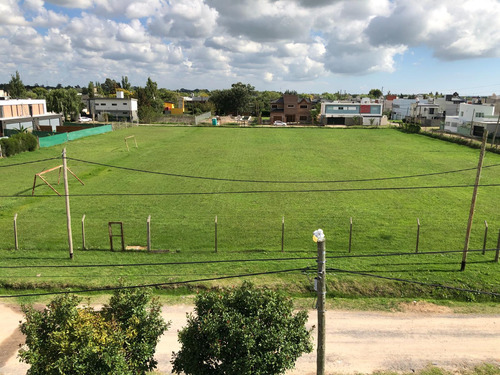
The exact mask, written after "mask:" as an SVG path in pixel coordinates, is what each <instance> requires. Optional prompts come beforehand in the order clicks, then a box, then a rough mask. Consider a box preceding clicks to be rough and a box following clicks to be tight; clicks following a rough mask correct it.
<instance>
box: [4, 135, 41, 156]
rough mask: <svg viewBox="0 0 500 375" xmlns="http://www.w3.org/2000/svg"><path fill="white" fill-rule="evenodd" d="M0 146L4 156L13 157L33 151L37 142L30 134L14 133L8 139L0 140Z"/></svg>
mask: <svg viewBox="0 0 500 375" xmlns="http://www.w3.org/2000/svg"><path fill="white" fill-rule="evenodd" d="M0 146H2V152H3V154H4V155H5V156H13V155H15V154H19V153H21V152H24V151H35V150H36V149H37V147H38V140H37V137H36V136H35V135H33V134H31V133H15V134H13V135H12V136H11V137H9V138H4V139H0Z"/></svg>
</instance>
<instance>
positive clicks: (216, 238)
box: [214, 215, 217, 252]
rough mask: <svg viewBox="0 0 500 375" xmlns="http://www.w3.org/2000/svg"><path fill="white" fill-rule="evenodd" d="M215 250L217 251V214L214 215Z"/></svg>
mask: <svg viewBox="0 0 500 375" xmlns="http://www.w3.org/2000/svg"><path fill="white" fill-rule="evenodd" d="M214 224H215V252H217V215H215V223H214Z"/></svg>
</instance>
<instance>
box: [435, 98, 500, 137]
mask: <svg viewBox="0 0 500 375" xmlns="http://www.w3.org/2000/svg"><path fill="white" fill-rule="evenodd" d="M498 115H499V113H496V112H495V105H494V104H471V103H460V108H459V113H458V116H446V119H445V122H444V131H447V132H450V133H457V134H462V135H467V136H471V135H474V136H478V137H480V136H482V135H483V131H484V129H487V130H488V132H489V133H494V132H495V131H496V129H497V123H498V119H499V116H498Z"/></svg>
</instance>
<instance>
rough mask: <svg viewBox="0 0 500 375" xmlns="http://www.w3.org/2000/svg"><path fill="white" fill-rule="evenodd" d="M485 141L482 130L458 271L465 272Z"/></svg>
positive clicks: (486, 131)
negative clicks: (481, 140)
mask: <svg viewBox="0 0 500 375" xmlns="http://www.w3.org/2000/svg"><path fill="white" fill-rule="evenodd" d="M487 139H488V130H486V129H484V132H483V143H482V144H481V152H480V154H479V162H478V164H477V174H476V182H475V183H474V191H473V192H472V201H471V203H470V211H469V222H468V223H467V232H466V234H465V245H464V252H463V255H462V266H461V268H460V271H464V270H465V264H466V263H467V251H468V250H469V240H470V232H471V229H472V219H473V218H474V209H475V207H476V198H477V189H478V185H479V180H480V179H481V170H482V169H483V159H484V151H485V149H486V140H487Z"/></svg>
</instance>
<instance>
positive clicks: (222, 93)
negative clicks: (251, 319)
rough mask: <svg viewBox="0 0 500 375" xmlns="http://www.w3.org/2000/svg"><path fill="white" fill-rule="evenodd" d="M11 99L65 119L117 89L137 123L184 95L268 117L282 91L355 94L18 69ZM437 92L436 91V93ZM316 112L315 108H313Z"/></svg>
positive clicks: (192, 106)
mask: <svg viewBox="0 0 500 375" xmlns="http://www.w3.org/2000/svg"><path fill="white" fill-rule="evenodd" d="M0 88H3V89H4V90H6V91H7V92H8V93H9V96H10V97H11V98H13V99H25V98H31V99H45V100H46V101H47V110H48V111H50V112H56V113H61V114H63V116H64V118H65V119H69V120H75V119H77V118H78V116H79V115H80V113H81V111H82V109H83V108H84V106H85V104H84V103H83V102H82V100H81V95H85V96H88V97H89V98H91V99H92V98H96V97H115V96H116V92H117V91H121V92H123V94H124V97H126V98H135V99H137V100H138V112H139V113H138V115H139V120H140V121H141V122H145V123H148V122H156V121H158V120H159V118H160V117H161V116H163V113H164V103H166V102H170V103H174V105H176V106H177V103H178V102H179V98H181V97H184V96H201V97H206V98H208V100H206V101H197V102H189V103H185V104H186V105H187V110H188V113H190V114H193V115H198V114H200V113H203V112H212V113H213V114H217V115H228V114H232V115H252V116H256V117H260V116H263V117H269V115H270V111H271V101H273V100H276V99H279V98H280V97H281V96H282V95H283V94H284V93H285V94H286V93H289V94H296V95H298V96H299V98H308V99H311V100H313V99H317V100H318V101H319V99H325V100H330V101H334V100H348V99H352V98H353V97H355V96H357V95H355V94H353V95H350V94H347V93H345V92H344V93H342V92H341V91H339V92H336V93H328V92H324V93H321V94H305V93H301V94H298V93H297V92H296V91H290V90H287V91H285V92H284V93H282V92H279V91H267V90H266V91H257V90H256V89H255V87H254V86H252V85H250V84H245V83H242V82H237V83H234V84H232V85H231V88H228V89H218V90H212V91H210V90H207V89H196V90H187V89H180V90H176V91H174V90H169V89H166V88H159V87H158V84H157V83H156V82H154V81H153V80H152V79H151V78H148V79H147V82H146V84H145V86H133V85H132V84H131V83H130V81H129V79H128V76H122V77H121V80H120V81H116V80H114V79H112V78H106V80H105V81H104V82H102V83H101V82H98V81H96V82H92V81H90V82H89V84H88V85H87V86H86V87H80V86H74V87H71V86H66V87H62V85H61V84H58V85H57V86H56V87H44V86H39V85H37V84H36V85H34V86H25V85H24V84H23V82H22V80H21V77H20V74H19V72H17V71H16V73H15V74H14V75H11V79H10V81H9V83H7V84H0ZM436 94H437V93H436ZM361 96H368V97H370V98H380V97H382V96H383V95H382V91H381V90H379V89H372V90H370V91H369V92H368V94H367V95H361ZM315 110H316V111H319V108H316V109H315Z"/></svg>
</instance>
